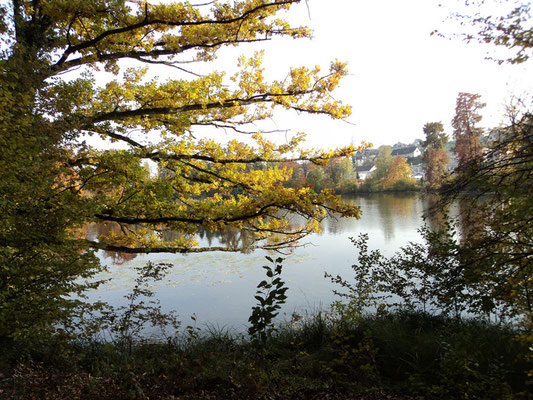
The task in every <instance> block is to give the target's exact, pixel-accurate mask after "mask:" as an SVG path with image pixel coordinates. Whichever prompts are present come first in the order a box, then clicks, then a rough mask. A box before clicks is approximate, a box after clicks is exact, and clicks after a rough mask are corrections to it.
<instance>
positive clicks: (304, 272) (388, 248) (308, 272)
mask: <svg viewBox="0 0 533 400" xmlns="http://www.w3.org/2000/svg"><path fill="white" fill-rule="evenodd" d="M344 199H345V200H346V201H348V202H350V203H354V204H357V205H359V206H360V207H361V210H362V218H361V219H359V220H356V219H353V218H350V219H346V218H340V219H333V218H328V219H327V220H325V221H324V222H323V223H322V230H323V231H322V232H321V233H319V234H314V235H311V236H308V237H307V238H306V240H305V241H304V242H305V243H307V245H306V246H305V247H300V248H297V249H295V250H294V252H293V253H292V254H290V255H287V256H282V257H285V261H284V262H283V273H282V279H283V280H284V281H285V282H286V283H287V286H288V287H289V290H288V291H287V296H288V299H287V302H286V304H285V305H284V306H283V308H282V310H281V313H280V318H282V319H283V318H285V319H287V320H290V316H291V314H292V313H293V312H296V313H298V314H305V313H306V312H308V311H317V310H320V309H321V310H326V309H327V308H328V306H329V305H330V304H331V303H332V302H333V301H335V300H336V299H337V298H336V296H335V295H334V294H333V293H332V290H333V289H335V288H338V287H336V286H335V285H334V284H332V283H331V282H330V281H329V279H326V278H324V272H325V271H327V272H328V273H330V274H340V275H341V276H343V277H344V278H351V277H352V276H353V273H352V270H351V268H350V266H351V265H352V264H353V263H354V262H355V260H356V257H357V252H356V249H355V247H354V246H353V244H352V243H351V241H350V239H349V238H350V237H356V236H358V235H359V234H360V233H368V235H369V248H370V249H379V250H381V252H382V253H383V254H384V255H391V254H393V253H394V252H396V251H397V250H398V249H399V248H400V247H401V246H404V245H406V244H407V243H409V242H419V241H420V240H421V236H420V234H419V232H418V229H419V228H420V227H421V226H422V225H423V223H424V222H423V214H424V211H425V210H426V209H427V205H428V197H427V196H425V195H422V194H412V193H410V194H373V195H368V196H358V197H344ZM92 229H93V230H92V231H91V230H90V231H89V235H95V234H96V231H95V229H97V228H96V227H93V228H92ZM229 236H231V237H225V238H213V237H209V238H207V237H204V238H202V239H201V240H200V245H207V242H209V241H210V242H211V244H212V245H217V244H218V243H220V242H224V241H225V242H228V241H230V240H235V239H236V237H235V236H234V235H229ZM267 255H270V256H271V257H273V258H276V257H278V256H279V254H278V253H272V252H267V251H264V250H256V251H254V252H252V253H250V254H242V253H226V252H211V253H201V254H188V255H176V254H152V255H150V254H149V255H137V256H135V255H129V254H126V255H120V254H116V253H104V252H100V253H99V257H100V258H101V260H102V262H103V263H104V264H105V265H107V266H109V272H108V273H106V274H105V275H103V276H104V277H110V278H112V279H111V281H110V282H109V283H106V284H104V285H103V286H101V287H100V288H99V289H98V291H96V292H92V293H90V294H89V296H90V299H92V300H103V301H106V302H108V303H110V304H112V305H114V306H119V305H122V304H125V303H126V301H125V300H124V298H123V296H124V295H125V294H126V293H128V291H129V290H131V288H132V287H133V285H134V279H135V270H134V267H138V266H142V265H145V264H146V262H148V261H152V262H165V263H172V264H173V265H174V267H173V268H172V270H171V272H170V273H169V274H168V275H166V276H165V278H164V279H163V280H162V281H160V282H157V283H156V284H155V285H154V287H153V288H152V289H153V290H154V292H155V293H156V297H157V298H158V299H159V300H160V302H161V305H162V308H163V310H164V311H169V310H176V311H177V313H178V315H179V317H180V319H181V320H182V321H184V322H185V323H189V322H190V316H191V315H193V314H194V315H195V316H196V318H197V324H198V325H199V326H202V325H205V324H210V325H212V326H215V327H219V328H228V329H232V330H235V331H245V330H246V328H247V326H248V322H247V321H248V317H249V316H250V312H251V308H252V306H254V305H255V302H256V300H255V299H254V297H253V296H254V294H255V292H256V287H257V284H258V283H259V282H260V281H261V280H263V279H264V278H265V275H264V270H263V268H261V266H263V265H267V264H269V263H268V261H267V260H266V259H265V256H267Z"/></svg>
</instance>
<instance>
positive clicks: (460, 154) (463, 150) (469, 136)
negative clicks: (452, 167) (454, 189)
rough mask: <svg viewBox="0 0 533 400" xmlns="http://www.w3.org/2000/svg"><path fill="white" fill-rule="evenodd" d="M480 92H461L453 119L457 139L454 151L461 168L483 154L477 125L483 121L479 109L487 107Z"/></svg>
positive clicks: (479, 129)
mask: <svg viewBox="0 0 533 400" xmlns="http://www.w3.org/2000/svg"><path fill="white" fill-rule="evenodd" d="M480 98H481V96H480V95H479V94H472V93H464V92H461V93H459V96H458V97H457V102H456V106H455V116H454V118H453V120H452V127H453V136H454V139H455V149H454V152H455V153H456V154H457V158H458V163H459V168H463V167H464V166H465V165H466V164H467V163H468V162H469V161H470V160H472V159H474V158H476V157H478V156H479V155H480V154H481V140H480V139H481V133H482V132H483V130H482V129H481V128H479V127H477V124H478V123H479V121H481V118H482V117H481V115H480V114H479V110H481V109H482V108H483V107H485V103H482V102H481V101H480V100H479V99H480Z"/></svg>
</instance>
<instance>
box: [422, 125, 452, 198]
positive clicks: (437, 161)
mask: <svg viewBox="0 0 533 400" xmlns="http://www.w3.org/2000/svg"><path fill="white" fill-rule="evenodd" d="M424 134H425V135H426V140H425V141H424V142H423V146H424V153H423V155H422V159H423V160H424V163H425V164H426V165H425V168H424V170H425V176H426V182H427V185H428V187H429V188H430V189H436V188H439V187H440V185H441V184H442V182H443V181H444V179H445V177H446V165H448V161H449V158H448V155H447V154H446V150H445V149H444V145H445V144H446V142H447V141H448V136H447V135H446V133H445V132H444V127H443V126H442V122H428V123H427V124H425V125H424Z"/></svg>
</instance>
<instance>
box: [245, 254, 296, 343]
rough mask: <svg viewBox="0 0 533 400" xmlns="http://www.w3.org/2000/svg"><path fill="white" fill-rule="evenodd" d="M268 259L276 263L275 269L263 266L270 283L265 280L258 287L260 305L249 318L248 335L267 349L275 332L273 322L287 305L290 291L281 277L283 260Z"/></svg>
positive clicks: (255, 307) (257, 293)
mask: <svg viewBox="0 0 533 400" xmlns="http://www.w3.org/2000/svg"><path fill="white" fill-rule="evenodd" d="M266 259H267V260H268V261H270V262H271V263H274V266H275V267H274V268H271V267H269V266H267V265H265V266H263V268H264V269H265V270H266V276H267V277H268V278H270V282H268V281H266V280H263V281H261V282H260V283H259V285H257V292H256V295H255V296H254V297H255V299H256V300H257V301H258V302H259V303H258V305H257V306H254V307H253V308H252V315H250V318H248V322H250V324H251V326H250V328H248V334H249V335H250V336H255V337H256V339H257V340H258V342H259V343H260V345H261V346H262V347H265V345H266V342H267V339H268V338H269V337H270V336H271V335H272V332H273V331H275V328H274V327H273V324H272V321H273V320H274V318H275V317H276V316H277V315H278V311H277V310H279V309H280V308H281V304H284V303H285V300H286V299H287V296H286V295H285V293H286V292H287V290H288V288H287V287H285V282H283V281H282V280H281V277H280V276H281V269H282V265H281V263H282V262H283V258H281V257H278V258H276V260H275V261H274V260H273V259H272V258H270V257H266Z"/></svg>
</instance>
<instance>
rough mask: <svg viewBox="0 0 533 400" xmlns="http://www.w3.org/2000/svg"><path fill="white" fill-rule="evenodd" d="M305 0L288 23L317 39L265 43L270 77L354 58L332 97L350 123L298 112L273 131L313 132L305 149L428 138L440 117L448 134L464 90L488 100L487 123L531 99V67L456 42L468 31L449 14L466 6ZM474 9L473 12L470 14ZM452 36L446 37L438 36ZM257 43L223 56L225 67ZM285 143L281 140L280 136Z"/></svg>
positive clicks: (415, 0) (411, 0)
mask: <svg viewBox="0 0 533 400" xmlns="http://www.w3.org/2000/svg"><path fill="white" fill-rule="evenodd" d="M445 3H446V5H445V6H444V5H440V4H439V2H438V1H435V0H404V1H398V0H380V1H375V0H374V1H371V0H364V1H362V0H358V1H355V0H308V1H307V4H306V3H305V2H302V3H301V4H299V5H297V6H295V7H294V8H291V10H290V11H289V13H287V14H286V17H287V18H288V19H289V20H290V21H292V22H295V23H299V24H303V25H308V26H309V27H310V28H311V29H312V30H313V38H312V39H311V40H309V39H298V40H292V39H287V38H284V39H281V40H273V41H271V42H268V43H264V42H263V43H261V44H260V46H259V47H261V48H263V49H264V50H265V67H266V71H267V73H266V75H267V76H271V77H272V78H273V79H276V78H277V79H280V77H281V78H283V77H284V76H285V75H286V73H287V71H288V69H289V67H290V66H300V65H307V66H314V65H315V64H319V65H321V66H322V67H323V70H327V67H328V65H329V62H330V61H333V60H335V59H339V60H341V61H345V62H348V69H349V72H350V74H349V76H347V77H346V78H345V79H344V80H343V81H342V82H341V85H340V87H339V89H338V90H337V91H336V92H335V93H334V97H335V98H336V99H338V100H342V101H343V103H347V104H350V105H351V106H352V115H351V117H350V118H348V120H347V121H334V120H331V119H329V118H327V117H323V116H320V117H319V116H305V115H300V114H297V113H294V112H290V113H289V112H283V111H282V112H280V113H278V114H276V116H275V119H274V122H271V124H272V127H274V128H278V129H291V132H292V133H296V132H299V131H303V132H306V133H307V144H306V146H307V147H324V148H332V147H340V146H343V145H347V144H350V143H354V144H359V143H360V142H361V141H367V142H371V143H373V144H374V146H375V147H377V146H379V145H382V144H394V143H397V142H403V143H411V142H412V141H413V140H414V139H416V138H423V136H424V135H423V131H422V128H423V126H424V124H425V123H426V122H433V121H441V122H443V124H444V127H445V129H446V132H447V133H448V134H449V135H450V136H451V133H452V128H451V124H450V122H451V120H452V118H453V115H454V113H455V101H456V98H457V95H458V93H459V92H470V93H479V94H481V96H482V100H483V101H484V102H485V103H487V107H486V108H485V109H484V110H483V112H482V114H483V120H482V121H481V126H484V127H493V126H496V125H498V124H499V123H501V122H502V120H503V114H504V111H505V105H506V104H508V103H509V100H510V98H511V96H513V95H515V96H522V97H524V96H525V97H527V96H529V97H531V94H532V93H533V90H532V89H533V68H532V63H531V62H528V63H524V64H521V65H509V64H504V65H498V64H497V63H495V62H494V61H491V60H487V59H486V57H487V55H488V54H492V55H494V47H493V46H486V45H479V44H477V43H470V44H468V43H466V42H464V41H462V40H461V39H460V38H453V37H451V36H453V35H452V33H454V32H455V33H458V32H459V30H460V29H466V28H461V27H460V26H459V23H458V21H457V20H455V19H453V18H450V15H451V14H452V13H453V12H454V11H457V10H458V9H459V7H460V6H461V3H462V4H463V5H464V1H463V2H461V1H457V0H447V1H446V2H445ZM470 10H471V11H472V10H474V9H472V8H470ZM434 30H438V31H439V32H443V33H448V34H449V36H450V37H448V38H442V37H439V36H438V35H431V32H432V31H434ZM253 48H254V46H248V47H240V48H238V49H236V50H229V51H226V52H224V51H223V52H221V53H220V59H219V63H220V65H227V66H228V67H230V66H231V65H234V64H235V59H234V56H236V55H237V54H242V53H247V52H248V53H249V52H251V51H252V50H253ZM278 139H279V140H281V141H283V140H284V139H283V137H281V138H278Z"/></svg>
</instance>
